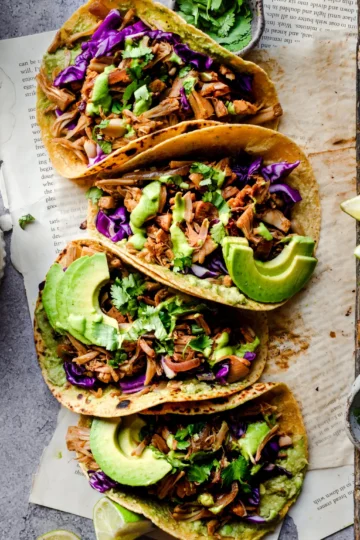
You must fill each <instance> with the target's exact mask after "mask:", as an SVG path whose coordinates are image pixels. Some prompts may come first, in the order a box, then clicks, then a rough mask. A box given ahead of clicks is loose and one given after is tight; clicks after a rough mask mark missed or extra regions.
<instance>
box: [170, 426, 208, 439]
mask: <svg viewBox="0 0 360 540" xmlns="http://www.w3.org/2000/svg"><path fill="white" fill-rule="evenodd" d="M204 427H205V422H195V424H188V425H187V426H186V427H184V428H180V429H178V430H177V432H176V433H175V439H176V440H177V441H183V440H185V439H186V438H187V437H190V436H192V435H195V434H196V433H200V431H202V430H203V429H204Z"/></svg>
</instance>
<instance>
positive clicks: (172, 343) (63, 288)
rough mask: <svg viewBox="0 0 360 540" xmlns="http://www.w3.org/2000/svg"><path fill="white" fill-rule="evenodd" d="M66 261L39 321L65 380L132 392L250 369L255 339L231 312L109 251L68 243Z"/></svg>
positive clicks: (52, 280)
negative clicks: (49, 337)
mask: <svg viewBox="0 0 360 540" xmlns="http://www.w3.org/2000/svg"><path fill="white" fill-rule="evenodd" d="M65 264H66V265H67V266H66V267H65V268H63V267H62V266H61V265H60V264H59V263H55V264H54V265H53V266H52V267H51V268H50V270H49V272H48V274H47V276H46V281H45V286H44V288H43V290H42V293H41V300H42V306H40V307H39V308H38V309H37V311H36V319H37V322H38V324H40V322H41V321H42V319H44V317H45V318H46V319H47V320H48V323H50V325H51V327H52V329H53V331H54V336H56V340H57V341H56V343H57V345H56V355H57V356H58V358H59V359H61V360H62V367H63V369H64V371H65V376H66V380H67V381H68V382H69V383H70V384H72V385H75V386H77V387H82V388H86V389H89V390H91V391H92V392H93V393H95V395H96V396H97V397H101V396H102V393H103V390H104V389H105V388H106V386H107V385H113V386H115V387H116V388H118V389H119V390H121V392H122V393H124V394H131V393H135V392H148V391H150V390H151V385H152V384H154V383H160V382H161V381H169V380H171V379H176V380H179V382H180V381H183V380H186V379H187V380H188V379H195V380H199V381H206V382H207V383H209V384H220V385H228V384H231V383H234V382H237V381H240V380H243V381H245V380H246V378H247V377H248V375H249V373H250V372H251V369H252V363H253V362H254V360H255V358H256V351H257V348H258V346H259V343H260V341H259V338H258V337H257V336H256V334H255V332H254V331H253V330H252V329H251V328H250V327H249V326H247V325H246V324H244V325H243V326H242V327H238V326H235V325H234V320H232V315H231V313H228V314H224V313H220V311H219V310H218V309H217V308H216V307H213V306H209V305H207V304H206V303H199V302H198V301H197V300H194V299H190V298H189V297H184V296H182V295H180V294H176V292H174V291H171V290H170V289H169V288H168V287H165V286H163V285H161V284H160V283H157V282H155V281H154V280H153V279H151V278H149V277H148V276H146V275H143V274H140V273H138V272H136V271H134V270H132V271H131V270H129V268H128V267H126V265H124V264H123V263H122V261H121V260H120V259H119V258H117V257H116V256H115V255H113V254H112V253H110V252H107V253H105V252H101V251H98V250H96V249H92V248H89V247H88V246H85V247H83V248H81V247H80V246H77V245H76V244H74V245H73V246H72V245H70V246H69V247H68V249H67V259H66V260H65ZM44 311H45V313H44ZM42 326H44V325H43V324H42ZM48 354H50V355H51V354H52V353H51V352H49V353H48ZM51 358H52V360H51V361H52V363H53V364H54V358H53V357H51Z"/></svg>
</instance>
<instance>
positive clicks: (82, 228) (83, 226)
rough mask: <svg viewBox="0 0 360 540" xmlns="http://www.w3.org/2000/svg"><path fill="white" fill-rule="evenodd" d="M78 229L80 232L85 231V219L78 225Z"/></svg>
mask: <svg viewBox="0 0 360 540" xmlns="http://www.w3.org/2000/svg"><path fill="white" fill-rule="evenodd" d="M79 229H81V230H82V231H85V229H87V219H85V221H83V222H82V223H80V225H79Z"/></svg>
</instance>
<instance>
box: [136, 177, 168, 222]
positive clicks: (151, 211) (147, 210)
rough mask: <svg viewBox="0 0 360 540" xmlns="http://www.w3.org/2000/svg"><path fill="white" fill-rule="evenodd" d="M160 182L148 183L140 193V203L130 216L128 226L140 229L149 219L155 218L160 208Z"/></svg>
mask: <svg viewBox="0 0 360 540" xmlns="http://www.w3.org/2000/svg"><path fill="white" fill-rule="evenodd" d="M160 190H161V183H160V182H157V181H155V182H150V184H147V185H146V186H145V187H144V189H143V192H142V195H141V197H140V201H139V202H138V204H137V205H136V207H135V208H134V210H133V211H132V212H131V214H130V225H131V227H133V226H135V227H137V228H138V229H140V228H141V227H142V226H143V225H144V223H145V221H147V220H148V219H149V218H150V217H152V216H156V214H157V213H158V211H159V206H160Z"/></svg>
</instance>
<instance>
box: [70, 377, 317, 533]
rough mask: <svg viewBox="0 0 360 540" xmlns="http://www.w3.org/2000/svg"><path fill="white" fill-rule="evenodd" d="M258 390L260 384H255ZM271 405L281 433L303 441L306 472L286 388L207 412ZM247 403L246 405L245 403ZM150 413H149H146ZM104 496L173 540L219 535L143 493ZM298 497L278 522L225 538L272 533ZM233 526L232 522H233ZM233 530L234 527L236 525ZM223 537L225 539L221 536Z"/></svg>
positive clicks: (300, 429) (255, 392)
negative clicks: (179, 518)
mask: <svg viewBox="0 0 360 540" xmlns="http://www.w3.org/2000/svg"><path fill="white" fill-rule="evenodd" d="M256 386H258V387H260V385H256ZM263 401H266V403H271V404H274V405H276V406H277V407H278V411H279V413H280V417H279V419H278V423H279V424H280V430H281V431H284V432H285V433H287V434H289V435H290V436H291V438H292V439H293V441H294V442H296V441H301V440H302V448H303V455H302V459H303V462H304V467H303V473H305V471H306V464H307V459H308V445H307V436H306V430H305V426H304V422H303V419H302V415H301V411H300V408H299V405H298V403H297V402H296V400H295V398H294V396H293V395H292V393H291V391H290V390H289V388H288V387H287V386H286V385H285V384H283V383H264V384H262V385H261V390H260V389H259V388H258V389H255V388H254V387H250V388H248V389H247V390H245V391H243V392H240V393H239V394H235V395H233V396H232V397H230V398H229V399H228V400H227V401H226V404H225V405H224V406H223V408H221V409H215V410H214V411H208V412H210V413H211V412H215V411H216V412H219V411H220V410H228V409H233V408H235V407H239V406H242V405H243V404H244V405H243V406H244V408H246V407H252V406H253V405H254V404H256V403H257V402H263ZM246 403H247V404H246ZM148 412H150V411H148ZM168 412H171V413H176V412H177V411H176V407H174V408H173V409H172V410H171V411H168ZM205 412H206V411H203V410H200V411H199V413H200V414H203V413H205ZM183 413H184V410H182V411H181V414H183ZM79 425H80V426H84V427H89V426H90V419H89V418H87V417H84V416H82V417H81V418H80V421H79ZM80 466H81V468H82V470H83V472H84V474H85V475H86V476H87V470H86V467H85V466H84V465H83V464H82V463H80ZM106 496H107V497H109V498H110V499H112V500H114V501H116V502H117V503H119V504H121V505H123V506H125V507H126V508H128V509H129V510H132V511H133V512H137V513H139V514H143V515H144V516H145V517H147V518H148V519H150V520H151V521H152V522H153V523H154V524H155V525H156V526H157V527H159V528H160V529H162V530H164V531H165V532H167V533H169V534H170V535H172V536H174V537H175V538H181V539H183V538H186V540H216V539H218V538H219V537H218V536H208V534H207V533H206V527H203V528H202V529H203V530H202V531H201V532H200V531H199V529H198V528H197V527H196V526H195V525H194V523H191V522H190V523H189V522H184V521H183V522H181V521H176V520H175V519H174V518H173V517H172V515H171V511H170V507H169V505H167V504H166V502H165V501H164V502H163V503H160V502H159V501H157V500H154V499H151V497H148V496H147V495H146V494H145V490H144V495H143V496H140V495H136V496H135V495H133V494H132V493H131V490H126V489H125V488H123V489H121V490H120V489H116V490H115V489H112V490H110V491H108V492H107V493H106ZM296 499H297V495H296V496H294V497H292V498H290V499H289V500H288V502H287V504H286V505H285V506H284V508H283V509H282V510H281V512H280V515H279V519H278V520H274V521H272V522H269V523H266V524H264V525H259V524H257V525H254V524H251V523H244V522H243V526H242V528H241V532H240V531H239V532H238V533H237V534H236V533H235V536H227V537H226V538H228V539H231V538H237V539H238V540H240V539H241V540H259V539H260V538H262V537H263V536H265V535H266V534H268V533H269V532H271V531H273V530H274V529H275V527H276V526H277V524H278V523H279V521H280V520H281V519H283V518H284V517H285V515H286V514H287V512H288V511H289V508H290V507H291V506H292V505H293V504H294V503H295V501H296ZM232 525H233V523H232ZM235 527H236V526H235ZM220 538H221V537H220ZM224 538H225V537H224Z"/></svg>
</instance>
